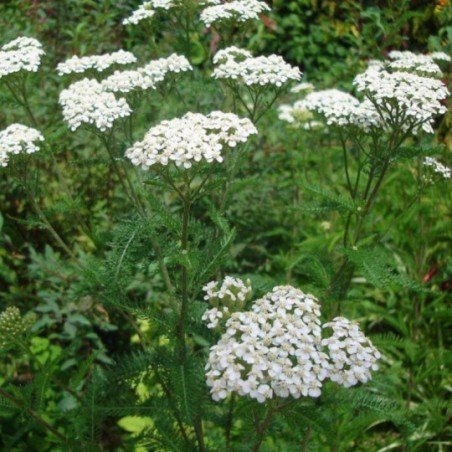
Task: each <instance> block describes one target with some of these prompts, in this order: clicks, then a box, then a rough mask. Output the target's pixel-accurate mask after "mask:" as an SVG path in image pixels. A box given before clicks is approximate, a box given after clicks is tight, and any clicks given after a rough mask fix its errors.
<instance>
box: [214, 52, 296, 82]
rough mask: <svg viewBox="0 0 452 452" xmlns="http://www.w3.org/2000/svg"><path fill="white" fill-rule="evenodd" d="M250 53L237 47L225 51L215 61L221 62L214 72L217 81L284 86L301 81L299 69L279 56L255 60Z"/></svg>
mask: <svg viewBox="0 0 452 452" xmlns="http://www.w3.org/2000/svg"><path fill="white" fill-rule="evenodd" d="M248 55H249V52H247V51H246V50H245V51H240V50H239V49H237V47H233V48H232V49H225V50H224V51H223V52H222V53H221V54H220V56H219V57H217V58H216V59H214V62H215V61H221V62H220V64H219V65H218V66H217V67H216V68H215V70H214V71H213V74H212V76H213V77H214V78H217V79H227V80H236V81H240V82H243V83H244V84H245V85H248V86H253V85H258V86H264V85H274V86H277V87H279V86H282V85H283V84H284V83H286V82H287V81H289V80H300V78H301V72H300V70H299V69H298V68H297V67H293V66H291V65H290V64H288V63H286V62H285V61H284V60H283V59H282V57H280V56H278V55H270V56H268V57H266V56H260V57H256V58H253V57H252V56H248Z"/></svg>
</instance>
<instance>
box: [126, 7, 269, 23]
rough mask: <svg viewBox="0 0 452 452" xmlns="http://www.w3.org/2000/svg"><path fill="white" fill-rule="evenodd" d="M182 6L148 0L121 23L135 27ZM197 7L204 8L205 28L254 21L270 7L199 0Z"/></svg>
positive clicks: (202, 14) (202, 20)
mask: <svg viewBox="0 0 452 452" xmlns="http://www.w3.org/2000/svg"><path fill="white" fill-rule="evenodd" d="M183 6H184V3H183V0H148V1H145V2H143V3H142V4H141V5H140V6H139V7H138V9H136V10H135V11H133V13H132V14H131V15H130V16H129V17H127V18H126V19H124V20H123V21H122V23H123V24H124V25H137V24H138V23H139V22H141V21H142V20H145V19H151V18H152V17H154V16H155V15H156V14H157V13H159V12H165V11H170V10H173V9H177V8H181V7H183ZM198 6H199V7H200V8H204V9H202V11H201V13H200V19H201V22H203V23H204V24H205V25H206V26H207V27H210V26H211V25H212V24H213V23H216V22H220V23H221V22H224V21H230V20H233V21H235V22H246V21H248V20H256V19H258V18H259V14H261V13H262V12H264V11H270V7H269V6H268V5H267V4H266V3H265V2H263V1H259V0H231V1H226V2H225V1H222V0H199V1H198Z"/></svg>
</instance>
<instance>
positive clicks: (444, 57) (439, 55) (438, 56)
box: [430, 52, 451, 63]
mask: <svg viewBox="0 0 452 452" xmlns="http://www.w3.org/2000/svg"><path fill="white" fill-rule="evenodd" d="M430 57H431V58H432V59H434V60H435V61H445V62H446V63H449V62H450V60H451V58H450V55H448V54H447V53H444V52H432V53H431V54H430Z"/></svg>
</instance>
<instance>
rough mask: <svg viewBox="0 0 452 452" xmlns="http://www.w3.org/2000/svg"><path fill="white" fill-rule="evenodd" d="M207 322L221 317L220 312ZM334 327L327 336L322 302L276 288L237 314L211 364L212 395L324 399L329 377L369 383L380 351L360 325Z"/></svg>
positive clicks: (290, 289)
mask: <svg viewBox="0 0 452 452" xmlns="http://www.w3.org/2000/svg"><path fill="white" fill-rule="evenodd" d="M212 317H213V318H212ZM206 320H209V321H211V322H212V321H213V323H215V321H217V319H215V318H214V316H206ZM347 322H348V323H347ZM348 324H350V325H352V326H350V327H349V326H348ZM332 325H334V327H333V331H334V335H333V337H332V338H329V339H323V340H322V325H321V321H320V306H319V305H318V303H317V300H316V299H315V298H314V297H313V296H312V295H307V294H304V293H303V292H302V291H301V290H299V289H296V288H294V287H292V286H278V287H275V288H274V289H273V290H272V292H270V293H268V294H266V295H265V296H264V297H263V298H261V299H259V300H257V301H255V302H254V304H253V306H252V309H251V311H245V312H235V313H232V314H231V316H230V318H229V319H228V320H227V322H226V324H225V326H224V329H225V333H224V334H223V335H222V336H221V338H220V340H219V342H218V343H217V344H216V345H214V346H213V347H211V348H210V353H209V359H208V362H207V364H206V367H205V370H206V377H207V385H208V386H209V387H210V388H211V389H210V392H211V394H212V398H213V399H214V400H216V401H218V400H222V399H225V398H226V397H227V396H228V395H230V394H231V393H234V392H235V393H237V394H239V395H241V396H248V397H250V398H253V399H256V400H257V401H258V402H261V403H262V402H265V401H266V400H268V399H272V398H273V397H284V398H285V397H289V396H291V397H294V398H300V397H302V396H304V397H319V396H320V395H321V389H322V385H323V381H324V380H325V379H327V378H331V379H332V380H333V381H337V382H339V383H340V384H343V385H344V386H347V387H348V386H352V385H353V384H357V383H358V382H364V381H367V380H368V379H369V378H370V370H375V369H376V368H377V367H376V364H375V362H376V360H377V359H378V358H379V357H380V354H379V353H378V351H377V350H376V349H375V348H374V347H373V345H372V344H371V342H370V341H369V340H368V339H367V338H366V337H365V336H364V335H363V334H362V333H361V331H359V328H358V327H357V326H356V325H355V324H352V323H351V322H349V321H347V320H346V319H344V322H342V323H339V322H338V319H335V320H334V321H333V322H332V323H328V324H326V325H324V326H325V327H329V326H332ZM339 327H340V328H342V329H341V330H340V331H339ZM342 331H345V332H346V334H342ZM324 346H327V348H328V351H329V352H330V355H328V354H327V353H325V351H324V348H323V347H324ZM339 351H341V352H343V355H344V356H342V355H341V354H340V353H339ZM341 359H342V360H343V361H344V364H341ZM341 372H342V375H343V379H342V381H340V378H339V377H338V376H339V375H341ZM349 373H351V374H353V375H354V378H355V380H353V378H352V377H351V376H349Z"/></svg>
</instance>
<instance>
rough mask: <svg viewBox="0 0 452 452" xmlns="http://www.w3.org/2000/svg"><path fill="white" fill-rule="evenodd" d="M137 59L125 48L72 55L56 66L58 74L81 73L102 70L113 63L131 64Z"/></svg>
mask: <svg viewBox="0 0 452 452" xmlns="http://www.w3.org/2000/svg"><path fill="white" fill-rule="evenodd" d="M136 61H137V59H136V57H135V55H134V54H133V53H131V52H127V51H125V50H118V51H117V52H112V53H107V54H105V55H91V56H84V57H79V56H77V55H74V56H73V57H71V58H69V59H68V60H66V61H64V62H62V63H59V64H58V66H57V72H58V75H63V74H72V73H77V74H81V73H83V72H85V71H87V70H88V69H94V70H95V71H97V72H102V71H105V70H106V69H108V68H109V67H110V66H113V65H114V64H120V65H123V64H131V63H135V62H136Z"/></svg>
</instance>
